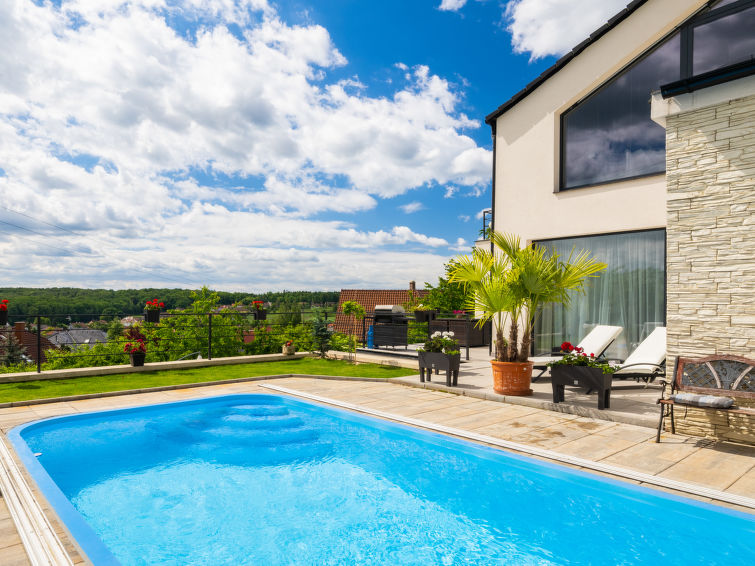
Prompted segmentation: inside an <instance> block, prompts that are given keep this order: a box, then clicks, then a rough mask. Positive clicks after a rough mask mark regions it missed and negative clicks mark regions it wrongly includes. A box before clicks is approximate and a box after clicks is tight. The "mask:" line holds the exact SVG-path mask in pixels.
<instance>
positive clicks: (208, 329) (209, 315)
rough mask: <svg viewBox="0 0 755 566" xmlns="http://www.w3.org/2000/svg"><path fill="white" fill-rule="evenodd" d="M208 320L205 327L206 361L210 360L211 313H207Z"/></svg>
mask: <svg viewBox="0 0 755 566" xmlns="http://www.w3.org/2000/svg"><path fill="white" fill-rule="evenodd" d="M207 318H208V325H207V359H208V360H211V359H212V313H209V314H208V315H207Z"/></svg>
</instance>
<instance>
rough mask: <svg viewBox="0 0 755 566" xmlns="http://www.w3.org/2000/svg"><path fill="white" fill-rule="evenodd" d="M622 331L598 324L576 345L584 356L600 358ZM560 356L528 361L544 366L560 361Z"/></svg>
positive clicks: (618, 327) (541, 357)
mask: <svg viewBox="0 0 755 566" xmlns="http://www.w3.org/2000/svg"><path fill="white" fill-rule="evenodd" d="M623 330H624V329H623V328H622V327H621V326H605V325H602V324H599V325H598V326H596V327H595V328H593V329H592V330H591V331H590V332H589V333H588V334H587V336H585V337H584V338H583V339H582V341H581V342H580V343H579V344H577V346H579V347H580V348H583V349H584V351H585V354H587V355H588V356H589V355H590V354H595V355H596V356H600V355H601V354H602V353H603V352H605V351H606V348H608V347H609V346H610V345H611V342H613V341H614V340H616V338H617V337H618V336H619V334H621V332H622V331H623ZM560 359H561V356H537V357H535V358H530V359H529V361H531V362H533V363H534V364H535V366H544V365H545V364H548V363H550V362H555V361H556V360H560Z"/></svg>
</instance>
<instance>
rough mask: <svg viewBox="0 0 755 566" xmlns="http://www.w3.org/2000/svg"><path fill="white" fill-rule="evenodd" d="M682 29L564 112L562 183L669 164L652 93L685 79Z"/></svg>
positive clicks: (589, 180)
mask: <svg viewBox="0 0 755 566" xmlns="http://www.w3.org/2000/svg"><path fill="white" fill-rule="evenodd" d="M679 58H680V55H679V34H676V35H674V36H672V37H671V38H669V39H668V40H667V41H666V42H665V43H663V44H662V45H660V46H659V47H657V48H656V49H655V50H654V51H652V52H651V53H650V54H649V55H648V56H647V57H645V58H643V59H641V60H640V61H638V62H636V63H634V64H633V65H632V66H631V67H629V68H628V69H626V70H624V71H623V72H622V73H621V74H620V75H619V76H617V77H616V78H614V79H613V80H611V81H610V82H609V83H608V84H607V85H606V86H604V87H603V88H601V89H600V90H599V91H597V92H595V93H593V94H591V95H590V96H589V97H588V98H586V99H585V100H583V101H582V102H580V103H579V104H578V105H577V106H576V107H574V108H572V109H571V110H569V111H568V112H566V113H565V114H564V115H563V127H562V136H563V140H562V143H563V158H562V164H561V167H562V188H565V189H568V188H573V187H579V186H583V185H593V184H597V183H603V182H607V181H615V180H619V179H627V178H630V177H637V176H641V175H648V174H652V173H662V172H663V171H664V170H665V150H666V132H665V130H664V128H663V127H661V126H659V125H658V124H656V123H655V122H653V121H652V120H651V119H650V93H651V92H652V91H654V90H657V89H658V88H659V87H660V85H662V84H666V83H670V82H673V81H675V80H678V79H679V60H680V59H679Z"/></svg>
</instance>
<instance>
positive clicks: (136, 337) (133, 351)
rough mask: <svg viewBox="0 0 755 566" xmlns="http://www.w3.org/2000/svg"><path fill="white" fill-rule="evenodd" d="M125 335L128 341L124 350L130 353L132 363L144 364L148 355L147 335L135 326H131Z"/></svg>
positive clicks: (133, 364)
mask: <svg viewBox="0 0 755 566" xmlns="http://www.w3.org/2000/svg"><path fill="white" fill-rule="evenodd" d="M158 312H159V311H158ZM125 335H126V339H127V340H128V342H126V345H125V346H123V351H124V352H126V353H127V354H128V355H129V358H130V359H131V365H132V366H134V367H139V366H143V365H144V359H145V358H146V357H147V344H146V342H145V339H146V337H145V336H144V334H142V332H141V331H140V330H139V329H138V328H137V327H135V326H133V327H131V328H129V329H128V330H127V331H126V334H125Z"/></svg>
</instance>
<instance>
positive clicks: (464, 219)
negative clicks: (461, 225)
mask: <svg viewBox="0 0 755 566" xmlns="http://www.w3.org/2000/svg"><path fill="white" fill-rule="evenodd" d="M458 218H459V220H461V221H462V222H469V221H470V220H472V217H471V216H469V214H459V216H458Z"/></svg>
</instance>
